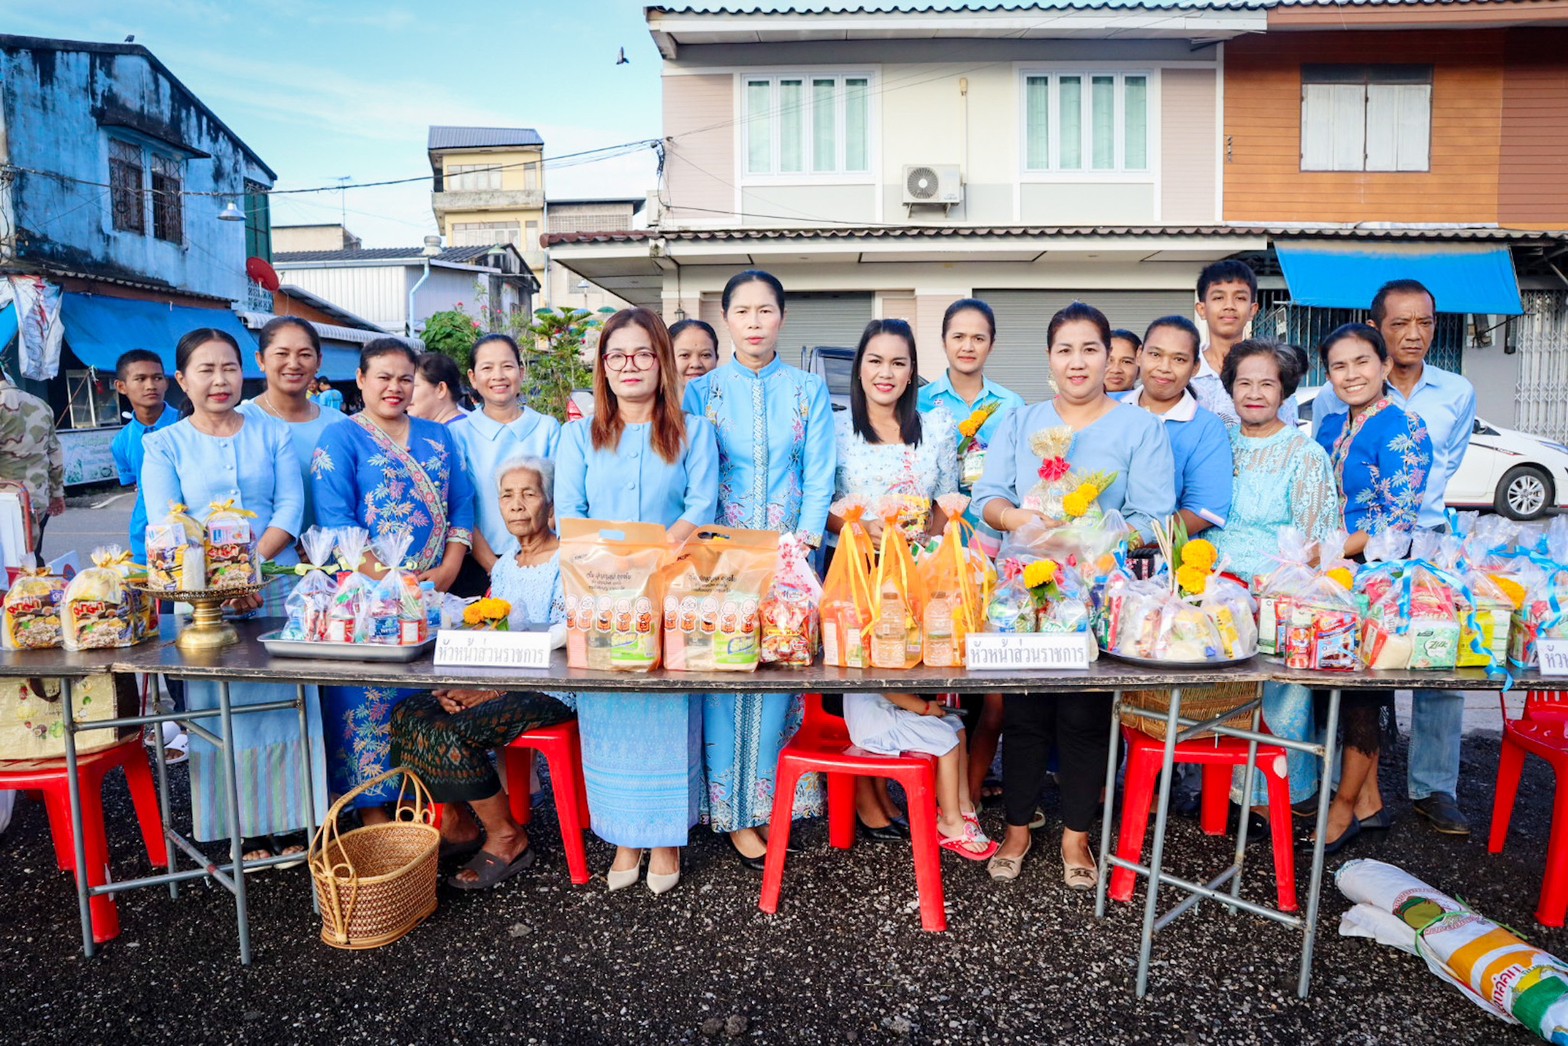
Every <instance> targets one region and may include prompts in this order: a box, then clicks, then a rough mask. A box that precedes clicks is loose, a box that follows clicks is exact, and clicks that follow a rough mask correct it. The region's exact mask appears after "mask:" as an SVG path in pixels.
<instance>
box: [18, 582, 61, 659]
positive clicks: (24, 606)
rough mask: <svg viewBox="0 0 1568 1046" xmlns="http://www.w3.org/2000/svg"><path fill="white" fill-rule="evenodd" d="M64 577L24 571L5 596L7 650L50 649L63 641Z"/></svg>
mask: <svg viewBox="0 0 1568 1046" xmlns="http://www.w3.org/2000/svg"><path fill="white" fill-rule="evenodd" d="M65 586H66V581H65V578H63V577H59V576H58V575H53V574H49V573H47V572H46V571H45V569H44V568H42V567H39V568H36V569H25V570H24V571H23V573H22V574H21V576H19V577H18V578H17V579H16V581H15V582H14V583H13V584H12V585H11V588H10V591H8V592H7V593H6V594H5V608H4V613H5V634H4V639H5V648H6V649H7V650H48V649H52V648H54V647H58V646H60V645H61V643H63V642H64V639H65V632H64V628H63V625H62V623H61V620H60V610H61V607H60V604H61V601H62V600H63V599H64V598H65Z"/></svg>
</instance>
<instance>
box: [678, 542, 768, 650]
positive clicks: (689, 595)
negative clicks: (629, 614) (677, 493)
mask: <svg viewBox="0 0 1568 1046" xmlns="http://www.w3.org/2000/svg"><path fill="white" fill-rule="evenodd" d="M778 565H779V536H778V535H777V534H775V533H772V532H770V531H762V530H735V529H731V528H728V527H717V526H709V527H703V528H701V529H699V530H698V531H697V532H696V533H695V534H693V535H692V536H691V538H690V539H688V540H687V541H686V543H685V545H683V546H682V547H681V550H680V552H679V554H678V556H677V558H676V559H675V561H674V562H672V563H669V564H667V565H666V566H665V567H664V568H663V570H662V571H661V572H660V577H659V588H660V591H662V593H663V607H664V667H665V668H667V669H670V670H672V671H676V672H753V671H756V668H757V665H758V664H760V663H761V660H762V628H763V626H762V604H763V601H764V599H765V598H766V597H767V596H768V595H769V593H770V592H771V589H772V585H773V576H774V573H775V571H776V570H777V569H778Z"/></svg>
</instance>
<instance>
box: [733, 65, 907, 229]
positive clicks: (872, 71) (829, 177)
mask: <svg viewBox="0 0 1568 1046" xmlns="http://www.w3.org/2000/svg"><path fill="white" fill-rule="evenodd" d="M880 73H881V70H880V67H878V66H801V67H781V68H751V69H746V70H743V71H737V72H736V73H735V74H734V77H735V79H734V98H735V172H736V175H737V176H738V177H737V178H736V184H737V185H738V186H754V185H876V184H878V182H879V179H878V177H877V175H878V172H879V170H880V164H881V152H882V150H881V104H880V97H879V93H878V91H879V88H878V83H879V77H880ZM828 77H832V78H833V79H834V80H836V81H837V82H838V83H837V86H836V88H835V98H836V105H835V118H836V121H837V129H838V135H837V142H836V148H837V150H838V152H839V154H840V156H839V157H838V158H837V161H838V162H839V163H842V153H843V150H844V93H845V92H844V81H845V80H846V79H857V78H862V77H863V78H864V79H865V81H866V100H867V105H866V170H864V171H845V170H841V169H836V170H833V171H814V170H812V167H813V166H814V163H813V156H812V148H813V145H814V142H813V134H812V121H811V101H810V96H811V81H812V80H817V79H826V78H828ZM758 80H767V81H770V82H771V83H772V85H773V90H774V92H775V96H776V93H777V91H778V82H779V81H780V80H800V81H801V84H802V91H803V93H804V94H805V96H806V99H807V105H806V108H805V112H804V114H803V117H802V123H803V131H802V144H803V146H804V154H803V157H802V161H803V162H802V165H803V167H804V170H800V171H789V172H784V173H780V172H779V171H778V169H777V168H778V155H779V125H780V121H779V120H778V119H777V118H776V116H775V118H774V119H772V120H771V121H770V123H769V127H770V132H771V134H772V141H771V143H770V145H771V148H772V157H773V167H774V170H773V172H772V173H768V174H761V173H758V174H753V173H752V172H751V171H750V170H749V169H748V161H749V159H750V154H751V150H750V143H751V138H750V135H751V121H750V119H749V118H748V114H747V111H746V86H747V84H749V83H752V82H755V81H758ZM776 112H777V102H776V101H775V113H776ZM737 205H738V201H737Z"/></svg>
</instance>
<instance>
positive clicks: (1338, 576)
mask: <svg viewBox="0 0 1568 1046" xmlns="http://www.w3.org/2000/svg"><path fill="white" fill-rule="evenodd" d="M1324 576H1325V577H1331V578H1333V579H1334V580H1335V581H1338V582H1339V583H1340V584H1341V585H1343V586H1344V588H1345V591H1347V592H1348V591H1350V589H1351V588H1352V587H1354V586H1355V583H1356V581H1355V578H1354V577H1352V576H1351V573H1350V570H1349V568H1347V567H1335V568H1334V569H1333V570H1330V571H1329V572H1328V573H1327V574H1326V575H1324Z"/></svg>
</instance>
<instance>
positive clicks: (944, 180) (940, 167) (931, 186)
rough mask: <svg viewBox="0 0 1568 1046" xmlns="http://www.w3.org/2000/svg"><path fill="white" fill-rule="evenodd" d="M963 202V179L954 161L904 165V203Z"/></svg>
mask: <svg viewBox="0 0 1568 1046" xmlns="http://www.w3.org/2000/svg"><path fill="white" fill-rule="evenodd" d="M963 202H964V179H963V175H962V173H961V172H960V171H959V169H958V165H957V164H956V163H916V164H906V165H905V167H904V203H905V204H906V205H911V204H920V203H929V204H937V205H939V206H943V207H951V206H952V205H953V204H955V203H963Z"/></svg>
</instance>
